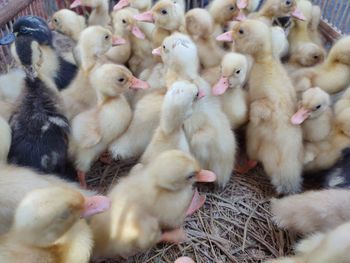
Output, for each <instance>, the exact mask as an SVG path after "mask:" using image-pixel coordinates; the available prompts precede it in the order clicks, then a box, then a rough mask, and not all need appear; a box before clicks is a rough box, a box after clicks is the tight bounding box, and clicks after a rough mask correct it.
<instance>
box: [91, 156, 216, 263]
mask: <svg viewBox="0 0 350 263" xmlns="http://www.w3.org/2000/svg"><path fill="white" fill-rule="evenodd" d="M215 178H216V176H215V174H213V173H212V172H210V171H206V170H201V169H200V167H199V164H198V162H197V161H196V160H195V159H194V158H193V157H192V156H190V155H189V154H187V153H184V152H182V151H179V150H170V151H166V152H163V153H161V154H160V155H158V156H157V157H156V158H155V159H154V160H153V161H152V162H151V163H149V164H147V165H145V166H143V165H141V168H138V169H136V170H134V172H131V173H130V174H129V176H127V177H125V178H123V179H121V180H120V182H119V183H118V184H117V185H115V186H114V187H113V188H112V190H111V191H110V192H109V194H108V196H109V197H110V198H111V199H112V206H111V209H110V210H109V211H108V212H106V213H103V214H99V215H96V216H94V217H93V218H92V221H91V227H92V230H93V232H94V238H95V248H94V257H95V258H99V257H112V258H114V257H116V256H118V255H119V256H120V255H122V256H128V255H130V254H134V253H135V252H138V251H140V250H145V249H148V248H150V247H151V246H153V245H155V244H156V243H157V242H159V241H161V240H162V235H161V230H163V229H176V228H178V227H179V226H181V225H182V223H183V221H184V219H185V217H186V212H187V211H188V208H189V206H190V203H191V199H193V197H194V196H196V195H197V196H198V192H196V191H194V189H193V184H194V183H195V181H205V182H207V181H213V180H215ZM140 186H142V187H140ZM130 189H133V191H130ZM196 198H197V197H196ZM175 200H176V201H175ZM203 202H204V198H201V200H199V203H197V207H196V208H199V207H200V206H201V205H203Z"/></svg>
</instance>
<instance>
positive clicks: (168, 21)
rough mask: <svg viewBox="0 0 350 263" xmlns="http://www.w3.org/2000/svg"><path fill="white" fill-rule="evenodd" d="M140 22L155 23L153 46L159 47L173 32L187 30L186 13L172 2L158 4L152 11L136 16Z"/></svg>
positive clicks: (169, 0) (162, 0) (166, 0)
mask: <svg viewBox="0 0 350 263" xmlns="http://www.w3.org/2000/svg"><path fill="white" fill-rule="evenodd" d="M134 18H135V19H136V20H139V21H144V22H151V23H154V24H155V26H156V28H155V30H154V31H153V34H152V46H153V47H158V46H160V45H161V44H162V42H163V40H164V38H166V37H167V36H170V35H171V34H172V33H173V32H183V31H184V30H185V13H184V10H183V7H182V6H181V5H180V4H179V3H176V2H173V1H171V0H161V1H159V2H157V3H156V4H155V5H154V6H153V7H152V9H151V10H150V11H147V12H144V13H141V14H138V15H135V16H134Z"/></svg>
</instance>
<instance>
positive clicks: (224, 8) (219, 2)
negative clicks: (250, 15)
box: [208, 0, 246, 37]
mask: <svg viewBox="0 0 350 263" xmlns="http://www.w3.org/2000/svg"><path fill="white" fill-rule="evenodd" d="M242 5H243V6H246V3H245V2H244V1H242V0H238V1H237V0H214V1H212V2H211V4H210V5H209V7H208V10H209V13H210V14H211V16H212V17H213V20H214V37H217V36H218V35H220V34H222V32H223V29H224V27H226V26H227V23H228V22H230V21H232V20H234V19H235V20H238V21H241V20H243V19H244V18H245V16H244V14H243V12H241V10H240V9H241V8H242V7H243V6H242Z"/></svg>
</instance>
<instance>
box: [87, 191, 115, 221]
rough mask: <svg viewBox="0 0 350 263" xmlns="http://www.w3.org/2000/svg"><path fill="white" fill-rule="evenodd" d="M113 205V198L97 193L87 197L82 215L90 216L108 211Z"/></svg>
mask: <svg viewBox="0 0 350 263" xmlns="http://www.w3.org/2000/svg"><path fill="white" fill-rule="evenodd" d="M110 207H111V199H110V198H108V197H106V196H101V195H95V196H89V197H85V205H84V211H83V212H82V213H81V217H82V218H85V217H89V216H92V215H96V214H99V213H102V212H105V211H107V210H108V209H109V208H110Z"/></svg>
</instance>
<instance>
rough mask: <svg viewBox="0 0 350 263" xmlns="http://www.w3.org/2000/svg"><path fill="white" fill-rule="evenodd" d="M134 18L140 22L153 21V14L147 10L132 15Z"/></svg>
mask: <svg viewBox="0 0 350 263" xmlns="http://www.w3.org/2000/svg"><path fill="white" fill-rule="evenodd" d="M134 19H136V20H138V21H142V22H150V23H154V16H153V13H152V11H147V12H144V13H141V14H137V15H134Z"/></svg>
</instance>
